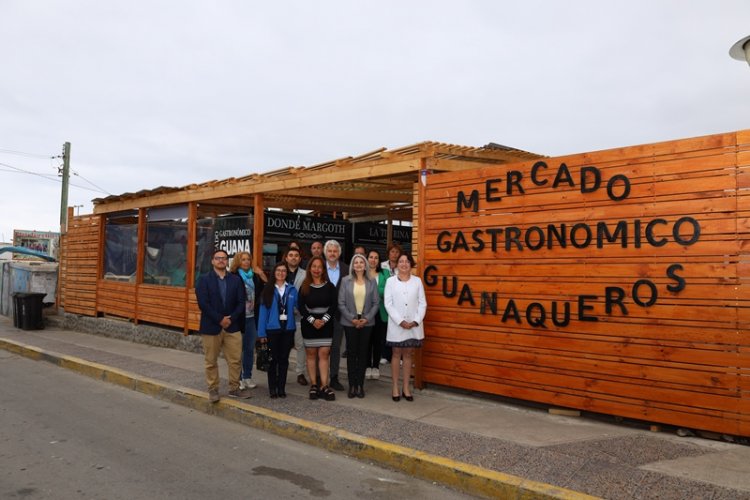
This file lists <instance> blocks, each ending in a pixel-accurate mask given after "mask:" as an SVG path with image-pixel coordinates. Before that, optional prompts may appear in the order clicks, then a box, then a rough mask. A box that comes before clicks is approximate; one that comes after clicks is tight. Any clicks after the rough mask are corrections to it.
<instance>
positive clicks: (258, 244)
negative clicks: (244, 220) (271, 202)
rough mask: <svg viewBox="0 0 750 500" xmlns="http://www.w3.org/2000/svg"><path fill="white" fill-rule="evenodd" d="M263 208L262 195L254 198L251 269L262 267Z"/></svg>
mask: <svg viewBox="0 0 750 500" xmlns="http://www.w3.org/2000/svg"><path fill="white" fill-rule="evenodd" d="M264 208H265V200H264V197H263V195H262V194H259V195H257V196H256V197H255V201H254V204H253V267H255V266H263V225H264V222H265V221H264V218H265V213H264ZM269 279H270V278H269Z"/></svg>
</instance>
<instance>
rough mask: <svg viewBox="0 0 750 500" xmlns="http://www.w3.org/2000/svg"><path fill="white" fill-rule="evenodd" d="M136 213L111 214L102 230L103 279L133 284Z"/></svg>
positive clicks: (136, 228) (136, 227)
mask: <svg viewBox="0 0 750 500" xmlns="http://www.w3.org/2000/svg"><path fill="white" fill-rule="evenodd" d="M137 258H138V212H135V211H133V212H127V213H117V214H111V215H109V216H108V217H107V221H106V225H105V228H104V279H106V280H112V281H125V282H129V283H134V282H135V272H136V264H137Z"/></svg>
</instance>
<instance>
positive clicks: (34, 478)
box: [0, 351, 469, 500]
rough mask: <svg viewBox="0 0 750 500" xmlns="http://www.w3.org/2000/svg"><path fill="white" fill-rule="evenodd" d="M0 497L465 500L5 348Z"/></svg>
mask: <svg viewBox="0 0 750 500" xmlns="http://www.w3.org/2000/svg"><path fill="white" fill-rule="evenodd" d="M0 381H1V382H2V383H0V401H2V405H1V406H0V471H1V472H0V497H2V498H109V499H118V498H122V499H134V498H149V499H152V498H181V499H208V498H326V499H338V498H341V499H344V498H346V499H351V498H359V499H386V498H388V499H391V498H425V499H426V498H429V499H431V500H440V499H455V498H469V497H467V496H465V495H462V494H460V493H457V492H455V491H452V490H449V489H446V488H444V487H442V486H439V485H436V484H433V483H430V482H426V481H421V480H418V479H415V478H413V477H409V476H407V475H404V474H401V473H397V472H393V471H389V470H385V469H382V468H380V467H376V466H373V465H371V464H368V463H364V462H362V461H358V460H355V459H351V458H348V457H345V456H341V455H337V454H332V453H329V452H326V451H325V450H321V449H319V448H315V447H312V446H308V445H305V444H302V443H299V442H295V441H291V440H288V439H285V438H281V437H278V436H275V435H273V434H270V433H265V432H263V431H260V430H256V429H253V428H251V427H248V426H244V425H240V424H236V423H232V422H229V421H226V420H224V419H220V418H216V417H212V416H210V415H206V414H204V413H202V412H198V411H195V410H190V409H187V408H184V407H182V406H178V405H173V404H170V403H166V402H164V401H160V400H158V399H154V398H151V397H149V396H145V395H143V394H140V393H137V392H134V391H129V390H126V389H122V388H120V387H117V386H114V385H111V384H106V383H102V382H100V381H96V380H92V379H89V378H87V377H83V376H81V375H78V374H75V373H72V372H69V371H67V370H64V369H61V368H58V367H55V366H53V365H50V364H47V363H38V362H34V361H30V360H28V359H24V358H22V357H20V356H17V355H14V354H10V353H8V352H4V351H0Z"/></svg>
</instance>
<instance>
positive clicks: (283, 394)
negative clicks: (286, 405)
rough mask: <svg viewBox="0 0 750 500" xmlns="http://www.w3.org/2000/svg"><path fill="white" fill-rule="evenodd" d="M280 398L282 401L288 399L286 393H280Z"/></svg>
mask: <svg viewBox="0 0 750 500" xmlns="http://www.w3.org/2000/svg"><path fill="white" fill-rule="evenodd" d="M279 397H280V398H281V399H286V392H284V391H281V392H279Z"/></svg>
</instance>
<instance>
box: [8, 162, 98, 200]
mask: <svg viewBox="0 0 750 500" xmlns="http://www.w3.org/2000/svg"><path fill="white" fill-rule="evenodd" d="M0 166H2V167H8V168H11V169H13V170H0V171H3V172H12V173H17V174H28V175H36V176H37V177H41V178H42V179H47V180H50V181H54V182H62V179H59V178H58V177H57V176H56V175H54V174H42V173H40V172H32V171H31V170H25V169H23V168H19V167H14V166H13V165H8V164H7V163H0ZM68 184H69V185H70V186H74V187H77V188H79V189H85V190H86V191H93V192H95V193H102V194H106V195H109V194H110V193H108V192H106V191H104V190H100V189H91V188H88V187H86V186H81V185H78V184H73V183H72V182H69V183H68Z"/></svg>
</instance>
